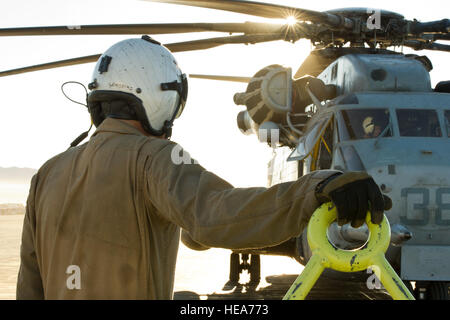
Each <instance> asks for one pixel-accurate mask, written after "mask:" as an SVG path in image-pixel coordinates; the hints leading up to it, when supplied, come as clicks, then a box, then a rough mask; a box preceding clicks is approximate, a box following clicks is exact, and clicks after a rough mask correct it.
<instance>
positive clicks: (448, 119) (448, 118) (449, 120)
mask: <svg viewBox="0 0 450 320" xmlns="http://www.w3.org/2000/svg"><path fill="white" fill-rule="evenodd" d="M444 115H445V117H444V120H445V126H446V127H447V137H449V138H450V110H447V111H445V112H444Z"/></svg>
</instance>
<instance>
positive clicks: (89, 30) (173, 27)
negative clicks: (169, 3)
mask: <svg viewBox="0 0 450 320" xmlns="http://www.w3.org/2000/svg"><path fill="white" fill-rule="evenodd" d="M283 28H285V25H283V24H270V23H258V22H245V23H164V24H118V25H83V26H51V27H27V28H6V29H0V37H1V36H53V35H109V34H141V35H142V34H171V33H189V32H227V33H246V34H250V33H274V32H280V31H281V30H282V29H283Z"/></svg>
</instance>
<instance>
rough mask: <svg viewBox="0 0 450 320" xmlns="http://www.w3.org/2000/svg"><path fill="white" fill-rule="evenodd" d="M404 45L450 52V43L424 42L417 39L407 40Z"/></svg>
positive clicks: (415, 48)
mask: <svg viewBox="0 0 450 320" xmlns="http://www.w3.org/2000/svg"><path fill="white" fill-rule="evenodd" d="M403 45H404V46H406V47H410V48H412V49H414V50H436V51H446V52H450V45H447V44H441V43H436V42H422V41H417V40H406V41H404V42H403Z"/></svg>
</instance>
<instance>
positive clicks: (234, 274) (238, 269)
mask: <svg viewBox="0 0 450 320" xmlns="http://www.w3.org/2000/svg"><path fill="white" fill-rule="evenodd" d="M249 258H250V261H249ZM244 270H247V272H248V274H249V275H250V282H248V283H246V284H245V286H247V287H249V288H250V289H255V288H256V287H257V286H258V284H259V282H260V281H261V258H260V256H259V254H247V253H235V252H233V253H232V254H231V255H230V278H229V280H228V282H227V283H226V284H225V286H224V290H231V289H232V288H234V287H236V286H237V285H239V280H240V275H241V273H242V271H244Z"/></svg>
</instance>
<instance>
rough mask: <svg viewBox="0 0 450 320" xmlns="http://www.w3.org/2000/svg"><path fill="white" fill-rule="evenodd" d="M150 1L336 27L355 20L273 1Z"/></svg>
mask: <svg viewBox="0 0 450 320" xmlns="http://www.w3.org/2000/svg"><path fill="white" fill-rule="evenodd" d="M145 1H150V2H163V3H172V4H180V5H186V6H193V7H202V8H209V9H218V10H224V11H231V12H236V13H243V14H248V15H253V16H258V17H263V18H274V19H286V18H288V17H295V18H296V19H297V20H299V21H310V22H317V23H323V24H325V25H328V26H331V27H335V28H339V29H341V28H344V29H352V28H353V26H354V21H353V20H351V19H348V18H345V17H341V16H338V15H335V14H331V13H327V12H320V11H313V10H307V9H301V8H296V7H289V6H283V5H277V4H272V3H262V2H256V1H243V0H215V1H210V0H145Z"/></svg>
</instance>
